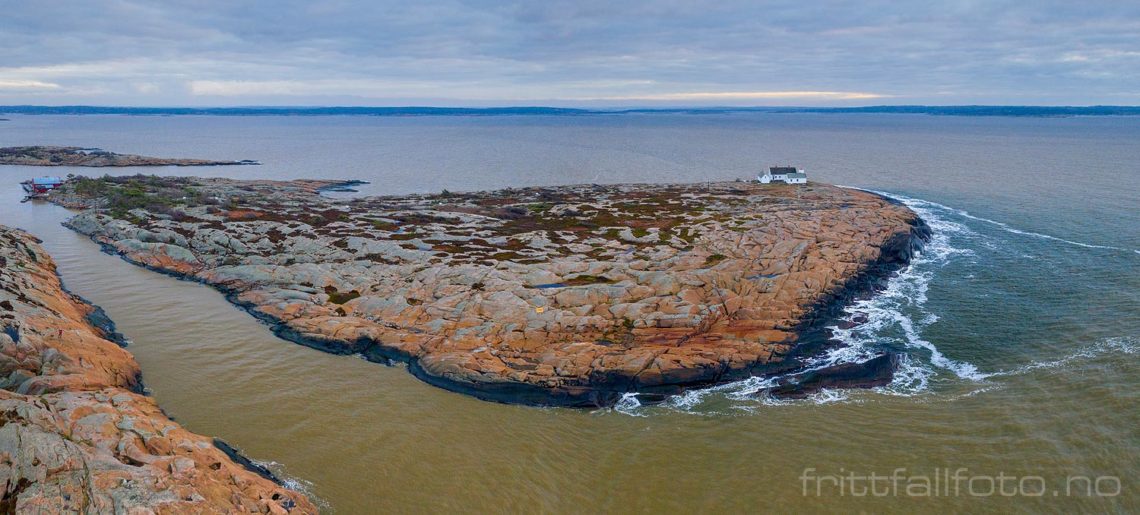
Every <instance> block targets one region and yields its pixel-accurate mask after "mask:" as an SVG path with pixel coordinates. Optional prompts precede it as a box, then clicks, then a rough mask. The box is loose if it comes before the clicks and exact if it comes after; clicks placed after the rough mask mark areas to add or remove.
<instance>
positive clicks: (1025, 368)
mask: <svg viewBox="0 0 1140 515" xmlns="http://www.w3.org/2000/svg"><path fill="white" fill-rule="evenodd" d="M1138 351H1140V338H1137V337H1132V336H1118V337H1115V338H1105V339H1103V340H1098V341H1096V342H1094V343H1093V344H1091V345H1088V346H1085V347H1082V348H1079V349H1077V350H1076V351H1074V352H1072V353H1071V354H1068V355H1066V356H1064V357H1061V358H1059V359H1053V360H1042V361H1034V362H1032V363H1029V364H1026V365H1022V366H1020V367H1017V368H1013V369H1010V370H999V371H997V372H991V373H989V374H985V377H986V378H987V379H989V378H997V377H1008V376H1017V375H1023V374H1028V373H1030V372H1033V371H1035V370H1041V369H1049V368H1059V367H1064V366H1068V365H1071V364H1073V363H1074V362H1078V361H1083V360H1087V359H1093V358H1096V357H1099V356H1103V355H1106V354H1115V353H1121V354H1129V355H1131V354H1136V353H1137V352H1138Z"/></svg>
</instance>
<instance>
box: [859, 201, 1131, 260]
mask: <svg viewBox="0 0 1140 515" xmlns="http://www.w3.org/2000/svg"><path fill="white" fill-rule="evenodd" d="M843 187H845V188H848V187H849V186H843ZM851 189H861V188H851ZM864 191H869V192H871V193H876V194H879V195H883V196H886V197H890V198H893V199H895V200H898V201H900V202H902V203H904V204H906V205H907V207H910V208H912V209H913V208H914V205H925V206H930V207H936V208H939V209H944V210H947V211H950V212H952V213H954V214H957V215H958V216H961V217H963V218H969V219H970V220H976V221H978V222H984V223H987V224H990V225H994V226H996V227H999V228H1001V229H1002V230H1004V231H1006V232H1009V233H1012V234H1018V235H1022V236H1030V237H1033V238H1040V239H1043V240H1052V241H1056V242H1060V243H1067V244H1069V245H1075V246H1078V247H1084V248H1086V249H1105V250H1118V251H1122V252H1128V251H1132V252H1135V253H1137V254H1140V249H1126V248H1124V247H1115V246H1112V245H1096V244H1092V243H1084V242H1080V241H1073V240H1067V239H1065V238H1060V237H1057V236H1053V235H1050V234H1044V233H1039V232H1033V231H1026V230H1022V229H1018V228H1016V227H1013V226H1011V225H1009V224H1007V223H1005V222H999V221H997V220H991V219H989V218H984V217H981V216H976V215H972V214H970V213H969V212H968V211H966V210H964V209H957V208H953V207H950V206H947V205H945V204H939V203H937V202H931V201H929V200H922V199H916V198H910V197H906V196H903V195H898V194H895V193H886V192H882V191H875V190H864Z"/></svg>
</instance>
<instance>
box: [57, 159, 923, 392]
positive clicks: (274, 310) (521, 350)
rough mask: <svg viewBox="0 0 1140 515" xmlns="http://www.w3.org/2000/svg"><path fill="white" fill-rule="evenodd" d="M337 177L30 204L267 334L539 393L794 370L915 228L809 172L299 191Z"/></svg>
mask: <svg viewBox="0 0 1140 515" xmlns="http://www.w3.org/2000/svg"><path fill="white" fill-rule="evenodd" d="M346 184H347V183H345V182H342V181H291V182H273V181H234V180H228V179H199V178H158V177H143V176H137V177H134V178H118V179H112V178H106V179H101V180H100V179H85V178H80V179H76V180H72V181H69V183H68V184H66V185H65V187H64V188H63V189H62V190H60V191H58V192H55V193H53V196H52V200H53V201H55V202H57V203H60V204H61V205H65V206H69V207H75V208H83V209H85V211H84V212H83V213H81V214H80V215H78V216H76V217H75V218H73V219H72V220H70V221H69V222H68V226H69V227H71V228H72V229H74V230H76V231H78V232H81V233H83V234H86V235H88V236H90V237H91V238H92V239H93V240H95V241H96V242H99V243H101V244H102V245H104V247H105V249H106V250H108V251H110V252H113V253H117V254H119V255H122V256H123V257H124V258H125V259H127V260H129V261H131V262H133V263H136V264H140V265H142V266H146V267H148V268H151V269H154V270H158V271H162V272H165V273H169V274H172V275H175V276H178V277H182V278H186V279H191V280H195V281H199V282H202V283H205V284H209V285H211V286H213V287H215V288H218V289H219V290H221V291H223V292H225V293H226V295H227V297H228V298H229V299H230V301H231V302H233V303H235V304H237V305H239V306H241V307H243V308H245V309H246V310H247V311H249V312H250V313H252V314H253V315H254V316H257V317H258V318H260V319H261V320H263V321H265V322H266V323H268V324H270V325H271V326H272V327H274V330H275V332H276V333H277V334H278V335H279V336H281V337H283V338H285V339H288V340H290V341H294V342H297V343H301V344H304V345H308V346H311V347H315V348H318V349H321V350H324V351H326V352H332V353H337V354H361V355H363V356H364V357H365V358H367V359H369V360H372V361H377V362H384V363H389V362H393V361H399V362H407V363H408V369H409V371H410V372H411V373H413V374H414V375H415V376H416V377H418V378H420V379H421V380H424V381H425V382H428V383H430V384H434V385H436V386H440V387H443V388H446V389H448V390H453V391H457V392H461V393H466V394H469V395H473V396H475V397H478V398H481V399H486V400H493V401H499V402H510V403H525V404H536V405H555V406H582V407H584V406H598V405H600V406H605V405H611V404H613V403H615V402H616V401H617V400H618V399H619V398H620V397H621V396H622V395H623V394H626V393H629V392H638V393H640V394H643V396H644V397H645V398H646V399H648V400H652V399H653V398H660V397H662V396H665V395H668V394H674V393H678V392H681V391H683V390H684V389H687V388H693V387H700V386H707V385H711V384H716V383H720V382H725V381H729V380H734V379H739V378H743V377H747V376H752V375H772V374H777V373H789V372H795V371H796V370H797V369H799V368H802V365H803V360H804V358H806V357H810V356H811V355H813V354H815V353H817V352H819V351H820V350H821V349H823V348H824V347H825V346H826V345H828V342H827V335H826V330H825V326H826V325H827V323H830V322H831V321H833V320H834V318H835V315H836V314H837V313H838V311H839V310H840V309H842V307H843V306H845V305H847V304H848V303H849V301H850V299H851V298H853V297H854V296H858V295H865V294H869V292H871V291H873V289H874V288H875V287H876V285H878V284H881V283H882V281H883V280H884V279H885V278H886V277H888V276H889V275H890V274H891V273H893V272H894V271H895V270H897V269H898V268H899V267H901V266H904V265H905V264H906V263H907V262H908V261H909V259H910V257H911V255H912V253H913V252H914V251H915V249H917V248H918V247H919V246H920V245H921V244H922V242H923V241H924V240H925V239H926V238H927V237H928V236H929V229H928V228H927V227H926V225H925V224H924V223H923V222H922V220H921V219H919V218H918V217H917V215H915V214H914V213H913V212H911V211H910V210H908V209H906V208H905V207H904V206H901V205H899V204H897V203H894V202H891V201H890V200H888V199H884V198H882V197H879V196H876V195H873V194H870V193H866V192H862V191H856V190H850V189H842V188H837V187H834V186H828V185H823V184H810V185H807V186H800V187H793V186H786V185H759V184H752V183H743V182H733V183H713V184H701V185H611V186H599V185H580V186H563V187H556V188H525V189H508V190H500V191H492V192H476V193H450V192H446V191H445V192H444V193H442V194H438V195H413V196H404V197H369V198H357V199H350V200H336V199H330V198H327V197H323V196H321V195H320V194H319V192H320V191H321V190H322V189H325V188H330V187H344V186H345V185H346ZM123 191H131V192H134V194H132V195H130V196H126V195H123V194H122V192H123ZM879 372H881V370H880V369H876V370H873V371H869V372H868V373H870V374H878V373H879ZM848 375H849V374H848ZM828 377H830V376H828V375H827V374H824V375H822V379H819V377H817V379H818V381H817V383H818V384H820V385H822V386H821V387H824V386H826V385H827V383H826V379H827V378H828ZM856 382H857V381H856ZM773 394H778V392H773Z"/></svg>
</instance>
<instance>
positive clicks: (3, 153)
mask: <svg viewBox="0 0 1140 515" xmlns="http://www.w3.org/2000/svg"><path fill="white" fill-rule="evenodd" d="M256 164H260V163H258V162H257V161H250V160H243V161H211V160H206V159H172V158H163V157H147V156H137V155H134V154H116V153H114V152H107V151H105V150H100V149H97V148H82V147H52V146H33V147H3V148H0V165H23V166H89V167H105V166H114V167H122V166H230V165H256Z"/></svg>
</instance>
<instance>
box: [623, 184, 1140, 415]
mask: <svg viewBox="0 0 1140 515" xmlns="http://www.w3.org/2000/svg"><path fill="white" fill-rule="evenodd" d="M867 191H870V192H872V193H875V194H878V195H882V196H884V197H887V198H890V199H893V200H895V201H898V202H901V203H902V204H903V205H905V206H907V207H908V208H910V209H911V210H912V211H914V212H915V213H917V214H918V215H919V216H920V217H921V218H922V219H923V220H924V221H925V222H926V223H927V225H928V226H929V227H930V229H931V238H930V241H928V242H927V243H926V244H925V245H924V246H923V248H922V250H921V251H920V252H919V253H918V254H917V255H915V256H914V258H913V259H912V260H911V262H910V263H909V264H908V265H907V266H906V267H904V268H903V269H902V270H900V271H899V272H897V273H896V274H895V275H894V276H892V277H891V278H890V279H889V280H888V281H887V283H886V286H885V288H883V289H882V290H881V291H879V292H877V293H876V294H875V295H873V296H872V297H870V298H868V299H863V300H858V301H855V302H853V303H852V304H851V305H849V306H847V307H846V308H845V309H844V312H843V314H842V315H841V316H840V318H839V322H840V323H839V324H837V325H835V326H831V327H829V328H828V329H829V330H830V332H831V336H832V338H833V339H834V340H835V341H837V342H839V345H838V346H836V347H835V348H833V349H831V350H829V351H827V352H825V353H823V354H821V355H819V356H816V357H814V358H812V359H810V360H809V361H808V362H807V363H806V368H805V369H802V370H799V371H797V372H796V373H795V374H796V375H798V374H800V373H803V372H804V371H810V370H816V369H821V368H825V367H830V366H834V365H839V364H843V363H862V362H864V361H867V360H869V359H871V358H874V357H875V356H877V355H880V354H882V353H883V352H885V351H892V352H897V353H899V354H900V361H899V367H898V369H897V370H896V371H895V377H894V380H892V381H891V383H890V384H888V385H887V386H883V387H879V388H873V389H872V390H871V392H873V394H880V395H890V396H908V397H909V396H915V395H921V394H924V393H929V392H930V391H931V390H932V386H933V384H934V383H936V382H940V383H942V384H947V383H952V384H958V385H964V384H968V385H972V386H971V387H970V393H968V394H967V396H970V395H975V394H978V393H982V392H986V391H990V390H992V389H994V388H999V387H1000V384H998V383H994V382H992V381H990V380H991V379H997V378H1001V377H1005V376H1012V375H1018V374H1024V373H1028V372H1032V371H1034V370H1038V369H1043V368H1053V367H1060V366H1063V365H1066V364H1068V363H1071V362H1073V361H1075V360H1081V359H1087V358H1090V357H1093V356H1097V355H1101V354H1105V353H1108V352H1124V353H1127V354H1134V353H1135V352H1136V349H1137V339H1136V338H1134V337H1124V338H1113V339H1108V340H1104V341H1102V342H1098V343H1097V344H1095V345H1093V346H1090V347H1086V348H1083V349H1080V350H1078V351H1076V352H1074V353H1073V354H1071V355H1069V356H1066V357H1063V358H1060V359H1057V360H1052V361H1040V362H1034V363H1030V364H1028V365H1024V366H1021V367H1018V368H1015V369H1011V370H999V371H995V372H984V371H982V370H979V368H978V367H977V366H976V365H974V364H973V363H970V362H968V361H965V360H962V359H959V358H955V357H952V356H948V355H947V354H946V353H945V352H943V350H941V349H939V348H938V346H936V345H935V344H934V343H933V342H932V341H931V340H930V339H929V338H928V337H926V336H924V333H925V331H926V329H927V328H928V327H929V326H931V325H932V324H935V323H936V322H938V320H939V317H938V315H937V314H936V313H934V312H932V311H931V310H930V309H929V308H928V307H927V306H926V304H927V292H928V290H929V287H930V284H931V282H932V281H934V280H935V278H936V277H937V275H938V273H939V271H940V270H942V269H943V268H944V267H945V266H946V265H948V264H950V263H952V262H955V261H956V260H960V259H975V258H976V257H977V254H976V252H975V250H974V249H978V250H979V251H981V252H986V251H987V250H986V249H988V250H995V249H998V248H1006V247H1008V244H1007V242H1005V241H1002V240H1001V239H1000V238H995V237H992V236H988V235H986V234H982V233H979V232H977V231H974V230H972V229H971V228H970V227H969V226H967V225H966V223H968V221H975V222H982V223H985V224H989V225H992V226H996V227H998V228H1000V229H1002V230H1003V231H1005V232H1008V233H1012V234H1017V235H1021V236H1028V237H1032V238H1038V239H1044V240H1050V241H1056V242H1060V243H1065V244H1069V245H1075V246H1079V247H1084V248H1092V249H1105V250H1115V251H1128V250H1130V249H1124V248H1121V247H1113V246H1109V245H1093V244H1089V243H1083V242H1079V241H1072V240H1066V239H1063V238H1058V237H1056V236H1051V235H1048V234H1042V233H1036V232H1031V231H1023V230H1021V229H1017V228H1014V227H1012V226H1010V225H1008V224H1006V223H1004V222H999V221H996V220H990V219H988V218H982V217H979V216H974V215H971V214H970V213H968V212H966V211H964V210H961V209H957V208H953V207H950V206H946V205H944V204H939V203H937V202H931V201H928V200H923V199H918V198H912V197H907V196H904V195H899V194H895V193H888V192H882V191H873V190H867ZM1135 252H1137V253H1140V250H1136V251H1135ZM786 377H788V376H787V375H784V376H775V377H767V378H759V377H752V378H748V379H744V380H741V381H736V382H732V383H726V384H722V385H718V386H712V387H708V388H702V389H695V390H690V391H687V392H685V393H682V394H679V395H674V396H671V397H669V398H667V399H665V401H664V402H662V403H661V404H659V405H655V406H652V407H650V406H644V405H642V403H641V402H640V400H639V399H638V395H637V394H636V393H630V394H626V395H625V396H623V397H622V399H621V400H620V401H619V402H618V403H617V404H616V405H615V406H614V410H615V411H617V412H620V413H624V414H627V415H631V416H647V414H648V413H651V411H649V410H651V409H653V410H659V409H663V410H669V411H677V412H683V413H690V414H697V415H714V414H726V413H734V412H737V413H739V412H741V411H743V412H751V411H754V410H757V409H761V408H764V407H767V406H786V405H804V404H809V405H810V404H817V405H822V404H831V403H836V402H861V400H862V399H865V398H866V395H865V394H863V393H858V392H855V391H846V390H823V391H821V392H818V393H815V394H813V395H810V396H808V397H807V398H805V399H797V400H778V399H772V398H770V397H768V396H766V395H764V394H763V391H764V390H766V389H768V388H770V387H772V386H775V385H776V384H777V383H778V382H779V381H780V380H782V379H785V378H786Z"/></svg>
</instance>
